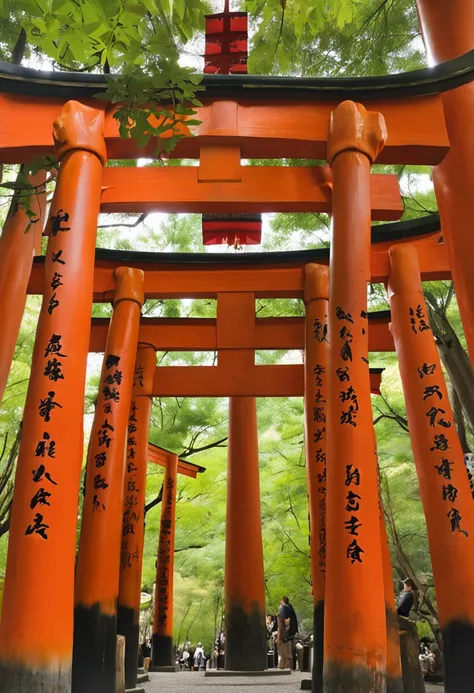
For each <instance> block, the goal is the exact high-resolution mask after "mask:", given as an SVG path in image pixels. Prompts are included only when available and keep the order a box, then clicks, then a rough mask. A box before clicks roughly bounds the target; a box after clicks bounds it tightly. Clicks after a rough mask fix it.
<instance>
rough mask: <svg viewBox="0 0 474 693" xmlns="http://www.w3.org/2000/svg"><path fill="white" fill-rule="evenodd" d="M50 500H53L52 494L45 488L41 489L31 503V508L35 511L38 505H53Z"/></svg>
mask: <svg viewBox="0 0 474 693" xmlns="http://www.w3.org/2000/svg"><path fill="white" fill-rule="evenodd" d="M48 498H51V493H50V492H49V491H46V489H44V488H39V489H38V490H37V491H36V493H35V495H34V496H33V498H32V499H31V501H30V508H31V509H32V510H34V508H36V506H37V505H49V506H50V505H51V503H50V502H49V500H48Z"/></svg>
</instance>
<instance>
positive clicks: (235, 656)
mask: <svg viewBox="0 0 474 693" xmlns="http://www.w3.org/2000/svg"><path fill="white" fill-rule="evenodd" d="M224 593H225V613H226V619H225V621H226V623H225V627H226V646H225V657H226V667H227V668H228V669H231V670H232V669H233V670H239V669H242V668H244V667H245V668H249V669H250V668H251V669H252V670H254V671H255V670H257V671H258V669H259V668H261V670H263V669H264V668H265V667H266V650H267V648H266V637H265V579H264V564H263V542H262V517H261V510H260V469H259V456H258V429H257V404H256V400H255V398H254V397H231V399H230V400H229V441H228V448H227V503H226V540H225V574H224ZM253 629H255V630H254V633H253V634H249V636H248V637H249V639H251V642H252V643H253V644H254V648H253V649H252V652H248V653H247V657H245V654H244V653H245V652H246V647H245V645H244V643H242V638H243V637H245V634H246V632H247V631H251V630H253ZM259 634H260V638H259ZM260 644H261V645H262V647H261V648H260V651H259V649H258V646H259V645H260ZM247 647H248V646H247Z"/></svg>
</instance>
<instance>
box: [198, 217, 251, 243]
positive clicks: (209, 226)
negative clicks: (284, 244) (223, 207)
mask: <svg viewBox="0 0 474 693" xmlns="http://www.w3.org/2000/svg"><path fill="white" fill-rule="evenodd" d="M202 240H203V243H204V245H222V244H223V243H225V244H227V245H228V246H233V247H234V248H236V249H238V248H241V247H242V246H244V245H258V244H259V243H260V242H261V240H262V215H261V214H203V215H202Z"/></svg>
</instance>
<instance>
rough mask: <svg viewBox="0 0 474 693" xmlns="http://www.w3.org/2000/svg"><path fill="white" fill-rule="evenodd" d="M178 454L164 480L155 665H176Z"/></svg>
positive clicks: (168, 466) (156, 604)
mask: <svg viewBox="0 0 474 693" xmlns="http://www.w3.org/2000/svg"><path fill="white" fill-rule="evenodd" d="M177 482H178V456H177V455H170V458H169V459H168V462H167V465H166V470H165V478H164V481H163V500H162V502H161V503H162V504H161V523H160V538H159V544H158V562H157V566H156V582H155V619H154V622H153V636H152V643H151V644H152V666H153V668H160V667H174V665H175V660H174V648H173V596H174V591H173V584H174V548H175V533H176V487H177Z"/></svg>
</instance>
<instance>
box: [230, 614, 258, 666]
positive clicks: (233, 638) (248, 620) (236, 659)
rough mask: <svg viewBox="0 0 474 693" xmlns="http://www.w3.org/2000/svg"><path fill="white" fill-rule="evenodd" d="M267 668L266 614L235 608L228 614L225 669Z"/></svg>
mask: <svg viewBox="0 0 474 693" xmlns="http://www.w3.org/2000/svg"><path fill="white" fill-rule="evenodd" d="M266 667H267V634H266V629H265V614H264V613H262V612H261V611H260V610H259V609H255V610H254V611H252V612H251V613H247V612H245V611H244V610H243V609H241V608H240V607H233V608H231V609H228V610H227V613H226V641H225V668H226V669H229V670H230V671H264V670H265V669H266Z"/></svg>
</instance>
